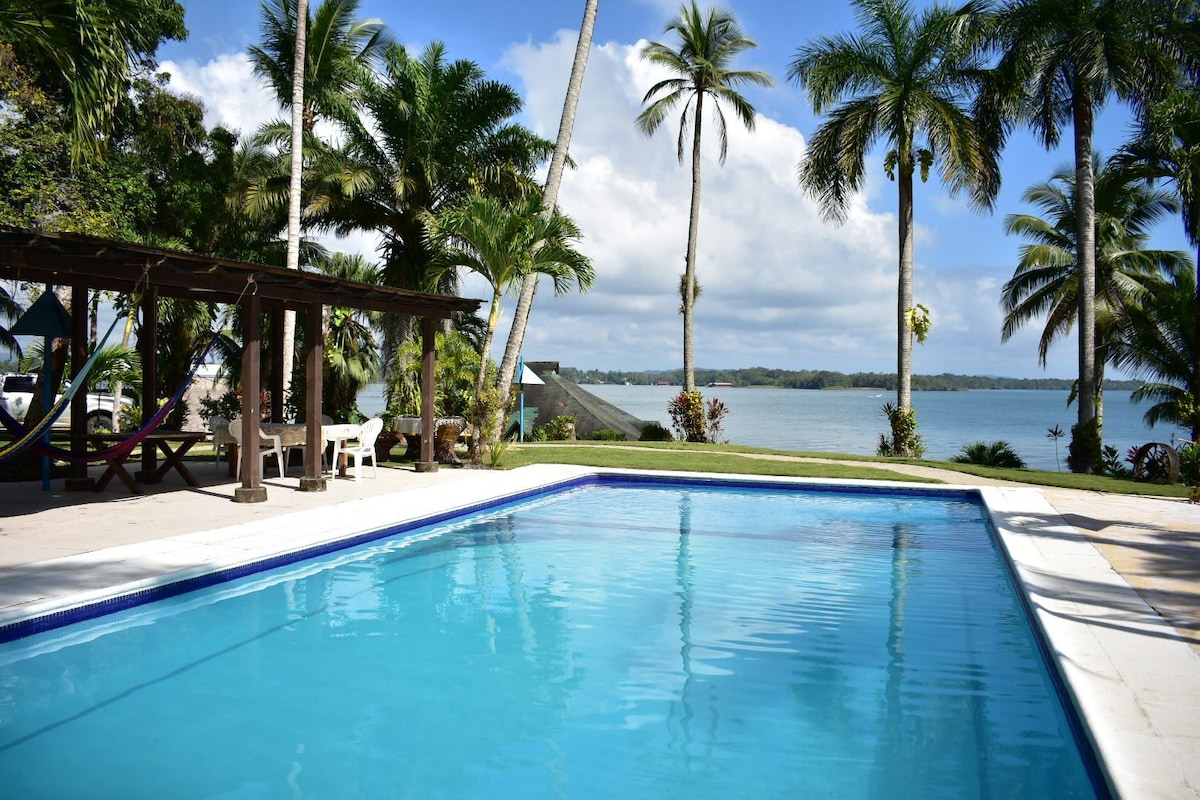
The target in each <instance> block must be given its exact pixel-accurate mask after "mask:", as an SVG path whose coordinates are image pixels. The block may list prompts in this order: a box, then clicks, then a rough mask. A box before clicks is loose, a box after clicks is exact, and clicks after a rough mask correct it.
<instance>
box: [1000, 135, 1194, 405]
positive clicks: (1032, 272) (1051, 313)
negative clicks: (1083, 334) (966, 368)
mask: <svg viewBox="0 0 1200 800" xmlns="http://www.w3.org/2000/svg"><path fill="white" fill-rule="evenodd" d="M1093 159H1094V163H1095V164H1096V166H1095V167H1094V168H1093V170H1092V171H1091V172H1092V174H1094V175H1095V180H1094V198H1095V201H1094V202H1095V209H1096V211H1095V220H1096V228H1095V234H1094V239H1095V241H1096V284H1095V293H1096V296H1095V302H1096V306H1097V314H1096V317H1097V330H1096V334H1097V335H1096V344H1097V347H1098V348H1100V349H1099V350H1098V352H1099V353H1100V354H1101V355H1100V357H1099V358H1098V360H1097V362H1096V363H1097V374H1098V376H1099V375H1102V374H1103V367H1104V361H1105V359H1104V356H1103V353H1104V349H1103V348H1104V346H1105V345H1106V344H1107V342H1108V341H1109V340H1110V339H1111V338H1112V337H1113V336H1114V335H1115V334H1116V333H1117V331H1118V327H1119V325H1120V324H1121V320H1122V319H1123V317H1124V316H1125V314H1126V312H1127V309H1129V308H1130V307H1133V306H1138V305H1142V304H1143V302H1152V299H1153V297H1154V296H1155V294H1156V293H1157V292H1158V291H1159V290H1160V289H1162V288H1163V287H1164V286H1165V285H1167V281H1168V279H1169V278H1170V277H1172V276H1175V275H1178V274H1180V273H1181V272H1182V271H1183V270H1185V269H1187V268H1188V258H1187V255H1186V254H1184V253H1180V252H1178V251H1174V250H1151V249H1147V248H1146V243H1147V242H1148V240H1149V237H1150V229H1151V228H1152V227H1153V225H1154V224H1155V223H1156V222H1158V221H1159V220H1161V219H1163V218H1165V217H1167V216H1169V215H1171V214H1174V213H1175V212H1176V211H1177V210H1178V208H1179V204H1178V202H1177V201H1176V200H1175V198H1174V197H1173V196H1172V195H1171V194H1170V193H1168V192H1165V191H1156V190H1153V189H1150V188H1148V187H1147V186H1145V184H1144V183H1143V182H1142V181H1141V180H1140V179H1139V177H1138V175H1137V174H1136V173H1135V172H1133V171H1131V170H1128V169H1122V168H1119V167H1118V166H1116V165H1114V164H1113V163H1112V162H1109V164H1108V165H1104V164H1103V163H1102V161H1101V159H1100V157H1099V156H1098V155H1094V156H1093ZM1077 189H1078V187H1077V184H1076V172H1075V170H1074V169H1073V168H1072V167H1068V166H1064V167H1063V168H1061V169H1059V170H1058V171H1057V172H1056V173H1055V174H1054V175H1053V177H1051V178H1050V180H1049V181H1046V182H1045V183H1040V184H1035V185H1034V186H1031V187H1029V189H1027V190H1026V191H1025V194H1024V195H1023V196H1022V199H1023V200H1024V201H1025V202H1027V203H1032V204H1033V205H1035V206H1036V207H1037V208H1038V209H1039V210H1040V212H1041V214H1040V216H1039V215H1035V214H1013V215H1010V216H1008V217H1007V218H1006V219H1005V221H1004V228H1005V232H1006V233H1008V234H1010V235H1016V236H1021V237H1023V238H1025V239H1027V240H1029V241H1030V243H1029V244H1025V245H1022V246H1021V250H1020V261H1019V262H1018V264H1017V268H1016V270H1015V272H1014V273H1013V277H1012V278H1011V279H1010V280H1009V281H1008V282H1007V283H1005V284H1004V287H1003V289H1002V291H1001V305H1002V307H1003V309H1004V311H1005V317H1004V325H1003V327H1002V329H1001V332H1000V338H1001V341H1008V340H1009V339H1010V338H1012V336H1013V335H1014V334H1015V333H1016V332H1017V331H1018V330H1020V329H1021V328H1022V327H1024V326H1025V325H1026V324H1028V323H1030V322H1032V321H1033V320H1035V319H1038V318H1041V317H1043V316H1045V318H1046V324H1045V327H1044V328H1043V330H1042V336H1041V339H1040V340H1039V342H1038V363H1040V364H1042V365H1043V366H1044V365H1045V363H1046V357H1047V354H1048V352H1049V350H1050V345H1051V344H1052V343H1053V342H1054V341H1055V340H1057V339H1060V338H1063V337H1066V336H1067V335H1068V334H1069V333H1070V331H1071V328H1072V327H1073V326H1074V325H1075V324H1076V322H1077V321H1078V314H1079V307H1080V303H1079V291H1080V281H1079V269H1078V252H1079V247H1078V241H1077V238H1076V231H1075V220H1076V219H1077V217H1078V206H1079V192H1078V190H1077ZM1102 385H1103V381H1102V380H1098V381H1097V392H1098V393H1099V390H1100V388H1101V387H1102ZM1097 405H1099V404H1097Z"/></svg>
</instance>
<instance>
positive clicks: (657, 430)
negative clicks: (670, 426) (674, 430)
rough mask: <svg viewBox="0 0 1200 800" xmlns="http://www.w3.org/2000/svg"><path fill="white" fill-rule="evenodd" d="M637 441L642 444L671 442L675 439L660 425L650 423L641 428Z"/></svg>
mask: <svg viewBox="0 0 1200 800" xmlns="http://www.w3.org/2000/svg"><path fill="white" fill-rule="evenodd" d="M638 441H642V442H673V441H675V437H674V436H672V435H671V432H670V431H669V430H667V429H666V427H664V426H663V425H662V424H661V423H658V422H650V423H647V424H646V425H644V426H642V435H641V437H640V439H639V440H638Z"/></svg>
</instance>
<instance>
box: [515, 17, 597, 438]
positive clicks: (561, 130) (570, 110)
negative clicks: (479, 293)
mask: <svg viewBox="0 0 1200 800" xmlns="http://www.w3.org/2000/svg"><path fill="white" fill-rule="evenodd" d="M599 6H600V1H599V0H586V2H585V3H584V7H583V22H582V23H580V26H579V38H578V39H577V40H576V42H575V59H574V61H573V62H572V63H571V77H570V79H569V80H568V81H567V96H566V99H565V100H564V101H563V112H562V117H561V118H560V119H559V122H558V138H557V139H556V141H555V143H554V155H553V156H551V158H550V168H549V169H548V170H547V172H546V185H545V188H544V189H543V190H542V215H543V216H549V215H550V213H551V211H552V209H554V208H555V207H556V206H557V204H558V189H559V186H560V185H561V184H562V176H563V170H564V169H565V167H566V163H567V151H568V150H569V149H570V146H571V133H572V131H573V130H574V128H575V109H576V108H577V107H578V106H579V95H580V93H581V92H582V91H583V73H584V71H585V70H586V69H587V61H588V53H589V52H590V50H591V46H592V32H593V31H594V30H595V28H596V12H597V11H598V9H599ZM537 286H538V276H537V275H529V276H528V277H526V278H525V279H524V280H522V281H521V294H520V296H519V297H518V298H517V307H516V308H515V309H514V310H513V322H512V325H511V326H510V327H509V329H508V343H507V344H506V345H505V348H504V358H503V359H502V360H501V362H500V376H499V383H500V386H499V388H500V403H499V405H500V410H499V411H498V412H497V413H498V414H503V413H504V409H505V408H507V407H508V398H509V393H510V391H511V389H512V383H513V375H514V374H515V373H516V370H517V359H518V358H520V356H521V347H522V346H523V345H524V344H525V328H526V327H527V326H528V324H529V312H530V309H532V307H533V296H534V294H536V293H537ZM492 427H493V428H494V429H495V430H497V431H499V430H502V429H503V420H500V419H497V424H495V425H493V426H492Z"/></svg>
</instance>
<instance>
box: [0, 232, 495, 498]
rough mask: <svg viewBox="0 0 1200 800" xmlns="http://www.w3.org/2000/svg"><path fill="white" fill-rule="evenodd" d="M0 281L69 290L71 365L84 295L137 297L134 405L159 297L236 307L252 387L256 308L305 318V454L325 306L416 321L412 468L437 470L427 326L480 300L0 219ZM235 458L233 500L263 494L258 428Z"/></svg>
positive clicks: (75, 418)
mask: <svg viewBox="0 0 1200 800" xmlns="http://www.w3.org/2000/svg"><path fill="white" fill-rule="evenodd" d="M0 279H7V280H15V281H25V282H30V283H41V284H46V285H47V286H69V287H70V289H71V364H72V369H73V370H76V371H77V370H78V369H79V368H80V366H81V365H82V364H83V363H84V361H85V360H86V359H87V355H88V354H87V350H86V346H87V308H88V302H87V298H88V294H87V293H88V291H89V290H92V289H99V290H105V291H114V292H121V293H124V294H130V295H140V296H141V313H142V329H141V331H142V332H141V336H139V338H138V349H139V350H140V351H141V355H142V408H144V409H151V408H154V407H155V405H156V402H157V401H156V399H155V396H154V387H155V385H156V383H157V377H158V376H157V367H156V363H155V352H156V351H157V345H158V342H157V328H158V313H157V310H158V299H159V298H160V297H175V298H183V299H189V300H200V301H203V302H206V303H224V304H237V305H240V307H241V309H242V320H243V327H244V330H243V331H242V337H243V342H242V345H243V350H242V384H243V386H245V387H257V386H260V385H261V378H262V371H261V365H260V363H259V362H260V358H259V353H260V349H261V333H262V314H263V313H264V312H266V313H274V314H279V313H281V312H283V311H286V310H292V311H296V312H297V313H299V314H304V315H305V317H304V318H305V331H306V340H305V342H304V354H305V365H306V369H305V374H306V384H305V387H304V398H305V423H306V441H305V452H307V453H317V452H319V451H320V450H321V449H322V448H323V447H324V444H325V443H324V440H323V437H322V435H321V393H322V392H321V388H322V387H321V383H322V372H323V370H322V351H323V348H324V327H323V324H322V320H323V310H324V307H325V306H343V307H347V308H356V309H365V310H369V311H382V312H388V313H394V314H404V315H408V316H413V317H418V318H420V319H421V331H422V352H423V358H422V365H421V455H420V460H419V461H418V463H417V469H419V470H433V469H436V468H437V464H436V462H435V461H434V460H433V435H434V421H433V399H434V331H435V327H436V321H437V320H439V319H444V318H447V317H449V316H451V315H453V314H456V313H474V312H475V311H476V310H477V309H478V308H479V305H480V303H481V301H479V300H469V299H464V298H460V297H449V296H444V295H434V294H424V293H421V292H412V291H407V290H404V289H393V288H390V287H386V286H375V285H372V284H365V283H357V282H354V281H345V280H340V279H337V278H332V277H329V276H327V275H322V274H319V273H312V272H304V271H297V270H288V269H283V268H280V267H268V266H263V265H261V264H251V263H247V262H242V261H232V260H230V259H224V258H214V257H210V256H200V255H194V254H191V253H182V252H176V251H172V250H162V249H158V248H154V247H146V246H143V245H139V244H131V243H128V242H118V241H112V240H108V239H100V238H96V237H91V236H82V235H79V234H65V233H44V232H40V231H30V230H24V229H20V228H14V227H11V226H8V225H0ZM281 329H282V326H281V325H273V326H272V330H273V331H276V335H275V336H274V337H272V341H271V348H272V349H271V354H272V357H273V359H274V363H275V364H280V363H281V362H282V360H283V358H282V357H283V339H282V333H281ZM274 372H275V374H273V375H272V376H271V378H272V387H271V388H272V391H271V417H272V419H275V420H280V418H281V417H282V413H283V376H282V374H279V370H275V371H274ZM260 403H261V401H260V399H259V392H257V391H244V392H242V419H243V420H244V421H249V420H258V419H260V418H261V410H262V409H261V407H260ZM85 417H86V397H85V393H83V392H79V393H78V394H76V395H75V397H74V398H72V406H71V442H72V449H73V450H76V451H81V450H82V449H83V447H84V442H85V439H86V431H85V428H84V426H85V424H86V419H85ZM242 441H243V443H244V445H245V446H244V447H242V448H241V451H240V457H241V459H242V485H241V486H240V487H239V488H237V489H236V490H235V491H234V500H235V501H238V502H261V501H263V500H266V497H267V492H266V488H265V487H264V486H263V485H262V473H261V461H260V459H259V458H258V455H257V454H258V426H257V425H254V424H247V425H245V430H244V431H243V436H242ZM155 461H156V455H155V453H154V449H153V448H149V447H143V448H142V470H143V471H144V472H152V471H153V470H154V468H155ZM320 470H321V467H320V459H317V458H311V457H310V458H306V459H305V470H304V476H303V477H302V478H301V480H300V489H301V490H302V491H323V490H324V489H325V478H324V477H323V476H322V474H321V471H320ZM86 481H87V471H86V465H84V464H79V465H74V466H72V473H71V480H69V481H68V486H70V487H71V488H83V484H84V483H86Z"/></svg>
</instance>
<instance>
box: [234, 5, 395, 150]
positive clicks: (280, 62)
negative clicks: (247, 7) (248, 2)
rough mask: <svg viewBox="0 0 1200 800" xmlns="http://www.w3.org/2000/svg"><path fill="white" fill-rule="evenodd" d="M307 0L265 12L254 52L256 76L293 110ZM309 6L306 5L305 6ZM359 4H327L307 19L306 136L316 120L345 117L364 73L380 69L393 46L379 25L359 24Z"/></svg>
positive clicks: (251, 50)
mask: <svg viewBox="0 0 1200 800" xmlns="http://www.w3.org/2000/svg"><path fill="white" fill-rule="evenodd" d="M300 2H302V0H269V2H266V3H264V4H263V6H262V15H261V31H262V43H261V45H255V46H252V47H250V48H249V51H248V52H249V54H250V61H251V63H252V64H253V65H254V74H255V75H257V76H259V77H260V78H262V79H264V80H266V81H267V82H268V83H269V84H270V86H271V88H272V89H274V90H275V96H276V97H277V98H279V102H280V105H283V106H290V104H291V102H292V98H293V93H294V89H295V82H296V81H295V63H296V61H295V54H296V50H297V47H296V39H297V33H298V30H297V22H298V20H299V19H300V15H299V12H298V8H297V5H298V4H299V3H300ZM306 5H307V3H306ZM358 9H359V0H325V2H323V3H321V5H320V6H319V7H318V8H317V10H316V13H315V15H310V14H307V13H306V14H305V18H306V20H307V22H306V24H305V26H304V29H305V37H304V38H305V41H306V43H307V44H306V46H305V47H304V48H302V49H303V51H304V65H305V66H304V79H303V86H302V88H303V93H302V99H301V118H302V124H303V129H304V132H305V133H306V134H311V133H312V132H313V128H314V127H315V125H316V123H317V120H318V119H321V118H328V117H339V118H341V117H346V116H348V115H350V114H352V113H353V101H354V98H355V96H356V93H357V90H358V86H359V85H360V83H361V82H362V77H363V70H364V69H368V68H370V67H373V66H375V65H377V64H378V63H379V59H380V55H381V53H382V51H383V48H384V46H385V45H386V44H387V43H388V42H389V41H390V39H389V37H388V36H387V33H386V31H385V30H384V25H383V23H382V22H381V21H380V20H378V19H369V20H359V19H356V18H355V17H356V15H357V14H358Z"/></svg>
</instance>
